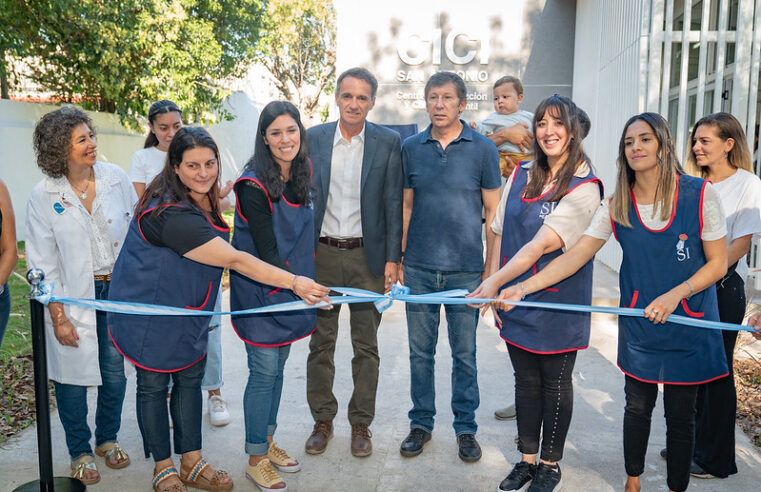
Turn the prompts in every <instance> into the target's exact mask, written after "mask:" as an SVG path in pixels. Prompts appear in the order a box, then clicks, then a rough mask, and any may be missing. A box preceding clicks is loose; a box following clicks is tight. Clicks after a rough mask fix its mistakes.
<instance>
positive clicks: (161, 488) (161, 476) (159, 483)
mask: <svg viewBox="0 0 761 492" xmlns="http://www.w3.org/2000/svg"><path fill="white" fill-rule="evenodd" d="M179 476H180V474H179V473H177V468H175V467H174V466H167V467H166V468H163V469H161V470H159V471H157V472H155V473H154V474H153V490H154V492H188V489H186V488H185V485H183V484H182V483H181V482H178V481H177V477H179ZM173 477H174V483H171V482H170V483H164V482H165V481H166V480H168V479H170V478H173Z"/></svg>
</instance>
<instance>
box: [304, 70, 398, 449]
mask: <svg viewBox="0 0 761 492" xmlns="http://www.w3.org/2000/svg"><path fill="white" fill-rule="evenodd" d="M336 88H337V90H336V104H337V106H338V110H339V114H340V117H339V120H338V121H337V122H332V123H326V124H323V125H319V126H316V127H313V128H310V129H309V130H308V131H307V141H308V145H309V157H310V158H311V160H312V165H313V166H314V175H313V187H314V191H315V193H314V200H313V203H314V219H315V220H314V225H315V239H316V240H317V241H318V242H317V243H316V266H317V281H318V282H320V283H322V284H323V285H333V286H346V287H355V288H361V289H366V290H371V291H374V292H388V291H389V290H390V288H391V286H392V285H393V284H394V283H395V282H396V279H397V273H398V267H399V261H400V260H401V241H402V184H403V180H402V163H401V142H400V137H399V134H398V133H396V132H394V131H392V130H389V129H387V128H384V127H382V126H379V125H375V124H373V123H370V122H369V121H367V120H366V118H367V113H368V112H369V111H370V110H371V109H372V108H373V105H374V104H375V94H376V92H377V89H378V82H377V80H376V79H375V77H374V76H373V75H372V74H371V73H370V72H369V71H368V70H366V69H364V68H352V69H350V70H347V71H345V72H344V73H342V74H341V75H340V76H339V77H338V82H337V84H336ZM340 307H341V306H340V305H339V306H335V307H334V309H332V310H329V311H324V310H320V311H318V312H317V329H316V330H315V332H314V333H313V334H312V337H311V338H310V340H309V358H308V359H307V401H308V402H309V409H310V410H311V412H312V417H313V418H314V420H315V424H314V429H313V431H312V434H311V435H310V436H309V438H308V439H307V442H306V446H305V447H306V452H307V453H310V454H320V453H322V452H323V451H325V448H326V446H327V444H328V440H329V439H330V438H331V437H332V436H333V418H334V417H335V416H336V413H337V411H338V403H337V401H336V398H335V396H334V395H333V378H334V375H335V364H334V362H333V355H334V352H335V347H336V338H337V336H338V313H339V310H340ZM349 309H350V310H351V341H352V347H353V348H354V358H353V359H352V361H351V365H352V376H353V379H354V392H353V394H352V397H351V401H350V402H349V408H348V414H349V423H350V424H351V428H352V437H351V452H352V454H353V455H354V456H358V457H362V456H369V455H370V454H371V453H372V441H371V439H370V437H371V433H370V430H369V428H368V426H369V425H370V423H371V422H372V420H373V417H374V416H375V393H376V389H377V386H378V367H379V362H380V358H379V357H378V339H377V331H378V325H379V324H380V320H381V315H380V313H378V311H377V310H376V309H375V306H374V305H373V304H372V303H362V304H351V305H350V306H349Z"/></svg>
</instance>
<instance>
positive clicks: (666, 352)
mask: <svg viewBox="0 0 761 492" xmlns="http://www.w3.org/2000/svg"><path fill="white" fill-rule="evenodd" d="M611 234H614V235H615V236H616V239H617V240H618V242H619V243H620V244H621V248H622V250H623V262H622V263H621V271H620V274H619V282H620V290H621V306H622V307H632V308H644V313H645V316H644V317H642V318H635V317H629V316H626V317H625V316H621V317H619V319H618V327H619V332H618V366H619V367H620V368H621V370H622V371H623V372H624V374H625V379H626V384H625V387H624V392H625V394H626V408H625V410H624V439H623V442H624V464H625V468H626V473H627V475H628V479H627V482H626V491H627V492H634V491H639V490H640V481H639V476H640V475H641V474H642V473H643V472H644V469H645V453H646V450H647V442H648V438H649V435H650V419H651V416H652V411H653V407H654V405H655V399H656V397H657V396H658V384H663V394H664V396H663V401H664V408H665V414H666V429H667V435H666V446H667V449H668V464H667V483H668V486H669V489H670V490H672V491H676V492H678V491H682V490H685V489H687V486H688V484H689V479H690V463H691V462H692V452H693V448H694V444H695V401H696V396H697V390H698V385H700V384H702V383H706V382H709V381H713V380H715V379H718V378H722V377H724V376H726V375H727V372H728V371H727V361H726V358H725V356H724V346H723V343H722V337H721V332H720V331H717V330H711V329H705V328H697V327H692V326H684V325H679V324H676V323H670V322H668V317H669V315H671V313H674V312H675V313H677V314H679V315H682V316H691V317H695V318H700V319H706V320H718V319H719V313H718V308H717V303H716V289H715V287H714V284H715V283H716V281H717V280H719V279H720V278H721V277H722V276H723V275H724V274H725V273H726V271H727V246H726V241H725V236H726V224H725V221H724V212H723V210H722V207H721V199H720V198H719V195H718V194H717V193H716V192H715V191H714V190H713V189H712V188H711V185H710V184H709V183H708V182H707V181H704V180H702V179H700V178H695V177H692V176H687V175H686V174H684V171H683V169H682V166H681V165H680V164H679V161H678V160H677V158H676V153H675V151H674V143H673V139H672V137H671V131H670V130H669V126H668V123H667V122H666V120H664V119H663V117H662V116H660V115H658V114H655V113H642V114H640V115H636V116H633V117H632V118H630V119H629V121H628V122H627V123H626V125H625V126H624V131H623V135H622V136H621V142H620V144H619V157H618V179H617V182H616V190H615V192H614V194H613V197H612V198H611V200H610V202H608V201H605V202H603V206H601V207H600V209H599V210H598V211H597V213H596V214H595V216H594V218H593V219H592V224H591V225H590V227H589V229H587V231H586V232H585V234H584V236H583V237H582V238H581V239H580V240H579V241H578V242H577V243H576V245H575V246H574V247H572V248H571V249H570V250H569V251H567V252H566V253H564V254H563V255H561V256H560V257H558V258H557V259H555V260H554V261H553V262H552V263H550V264H549V265H547V266H546V267H545V268H544V269H543V270H542V271H540V272H539V273H538V274H537V275H535V276H533V277H530V278H528V279H526V280H524V281H523V282H520V283H519V284H517V285H514V286H511V287H509V288H508V289H505V290H504V291H502V292H501V293H500V295H499V297H500V298H501V299H507V300H522V299H523V298H524V297H526V296H528V295H530V294H533V293H534V292H539V291H541V290H542V289H544V288H547V287H549V286H552V285H555V284H557V283H558V282H560V281H562V280H563V279H566V278H568V277H570V276H572V275H573V274H574V273H575V272H577V271H579V269H581V268H583V267H584V265H586V264H588V262H589V261H590V260H591V259H592V258H594V255H595V253H596V252H597V251H598V250H599V249H600V248H601V247H602V246H603V245H604V244H605V242H606V241H607V239H608V238H609V237H610V235H611ZM531 299H532V300H533V296H531ZM500 307H501V308H502V309H505V310H509V309H511V307H510V306H506V305H501V306H500ZM521 310H522V309H517V310H515V312H519V311H521Z"/></svg>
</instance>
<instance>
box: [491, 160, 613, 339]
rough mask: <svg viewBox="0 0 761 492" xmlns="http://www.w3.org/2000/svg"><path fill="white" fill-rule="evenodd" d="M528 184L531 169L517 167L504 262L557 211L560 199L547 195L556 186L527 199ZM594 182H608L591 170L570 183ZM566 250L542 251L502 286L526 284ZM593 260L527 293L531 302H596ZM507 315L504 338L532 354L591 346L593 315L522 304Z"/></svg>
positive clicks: (572, 185)
mask: <svg viewBox="0 0 761 492" xmlns="http://www.w3.org/2000/svg"><path fill="white" fill-rule="evenodd" d="M527 182H528V169H524V168H523V167H522V166H517V167H516V168H515V176H514V178H513V183H512V185H511V186H510V192H509V194H508V196H507V203H506V204H505V220H504V223H503V228H502V247H501V248H500V266H504V265H505V263H507V262H508V261H509V260H510V258H512V257H513V256H514V255H515V254H516V253H517V252H518V250H520V249H521V248H522V247H523V246H524V245H526V243H528V242H529V241H531V240H532V239H533V238H534V236H535V235H536V233H537V231H539V228H541V227H542V225H543V224H544V218H545V217H546V216H547V215H549V214H550V213H552V211H553V210H554V209H555V207H556V206H557V204H558V202H551V201H548V200H546V199H545V198H546V197H547V196H548V195H549V194H550V193H552V190H550V191H548V192H546V193H544V194H542V195H541V196H539V197H537V198H532V199H527V198H524V196H523V194H524V191H525V188H526V184H527ZM588 182H594V183H597V184H598V186H599V187H600V198H602V183H601V182H600V180H599V179H598V178H597V177H595V176H594V175H593V174H592V173H591V172H590V173H589V174H587V175H586V176H584V177H583V178H579V177H576V176H574V177H573V178H572V179H571V182H570V183H569V185H568V191H567V193H566V195H567V194H568V193H572V192H573V189H574V188H576V187H577V186H579V185H581V184H583V183H588ZM562 253H563V251H562V250H557V251H553V252H551V253H547V254H545V255H542V256H541V257H540V258H539V259H538V260H537V262H536V264H534V265H533V267H532V268H531V269H529V270H528V271H526V272H524V273H523V274H521V275H519V276H518V277H517V278H516V279H515V280H513V281H512V282H508V283H507V284H505V285H504V286H502V288H503V289H504V288H505V287H508V286H510V285H514V284H517V283H519V282H522V281H524V280H526V279H528V278H529V277H531V276H532V275H535V274H536V273H537V272H538V271H540V270H541V269H542V268H544V267H545V266H546V265H547V264H548V263H549V262H551V261H552V260H554V259H555V258H557V257H558V256H560V255H561V254H562ZM592 263H593V262H592V260H590V261H589V262H587V264H586V265H584V266H583V267H581V269H579V271H578V272H576V273H574V274H573V275H571V276H570V277H568V278H567V279H565V280H561V281H560V282H558V283H557V284H555V285H553V286H551V287H549V288H547V289H544V290H541V291H539V292H535V293H533V294H530V295H528V296H526V300H530V301H535V302H553V303H568V304H590V303H591V301H592ZM499 316H500V318H501V319H502V329H501V330H500V336H501V337H502V338H503V339H504V340H505V341H506V342H507V343H509V344H512V345H515V346H517V347H520V348H522V349H525V350H528V351H529V352H534V353H539V354H552V353H560V352H570V351H572V350H579V349H584V348H587V346H588V345H589V327H590V314H589V313H576V312H564V311H554V310H547V309H537V308H526V307H520V308H516V309H513V310H511V311H507V312H505V311H499Z"/></svg>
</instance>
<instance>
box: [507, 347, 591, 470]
mask: <svg viewBox="0 0 761 492" xmlns="http://www.w3.org/2000/svg"><path fill="white" fill-rule="evenodd" d="M507 351H508V353H509V354H510V360H511V361H512V363H513V369H515V410H516V413H517V415H518V438H519V439H518V450H519V451H520V452H521V453H524V454H537V453H538V452H539V435H540V434H541V435H542V454H541V455H540V459H542V460H544V461H549V462H554V461H559V460H560V459H561V458H562V457H563V448H564V447H565V438H566V436H567V435H568V428H569V427H570V425H571V414H572V413H573V382H572V379H571V375H572V373H573V366H574V364H575V363H576V351H575V350H574V351H571V352H564V353H562V354H535V353H533V352H529V351H527V350H523V349H521V348H518V347H515V346H513V345H510V344H509V343H508V344H507Z"/></svg>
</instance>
